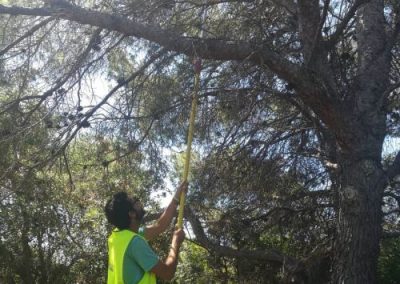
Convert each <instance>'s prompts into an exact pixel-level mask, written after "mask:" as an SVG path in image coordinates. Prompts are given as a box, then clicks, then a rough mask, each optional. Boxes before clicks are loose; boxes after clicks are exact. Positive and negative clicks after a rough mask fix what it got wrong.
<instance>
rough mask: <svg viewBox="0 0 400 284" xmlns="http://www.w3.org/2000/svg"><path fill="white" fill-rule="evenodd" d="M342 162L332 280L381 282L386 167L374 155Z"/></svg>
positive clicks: (365, 283)
mask: <svg viewBox="0 0 400 284" xmlns="http://www.w3.org/2000/svg"><path fill="white" fill-rule="evenodd" d="M341 166H342V174H341V188H340V189H339V194H338V204H339V209H338V216H337V238H336V243H335V247H334V265H333V278H332V283H352V284H353V283H354V284H356V283H360V284H367V283H377V279H376V275H377V274H376V271H377V259H378V254H379V241H380V237H381V221H382V210H381V204H382V195H383V187H384V182H383V171H382V169H381V167H380V162H379V161H376V160H373V159H371V158H366V159H362V160H358V161H357V160H350V159H349V160H347V161H343V163H342V165H341Z"/></svg>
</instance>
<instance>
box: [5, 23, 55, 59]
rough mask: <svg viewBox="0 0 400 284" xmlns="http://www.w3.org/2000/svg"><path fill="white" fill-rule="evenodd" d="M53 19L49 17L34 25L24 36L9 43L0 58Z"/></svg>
mask: <svg viewBox="0 0 400 284" xmlns="http://www.w3.org/2000/svg"><path fill="white" fill-rule="evenodd" d="M53 20H54V17H50V18H48V19H45V20H43V21H41V22H40V23H39V24H37V25H35V26H34V27H33V28H31V29H30V30H29V31H27V32H26V33H25V34H23V35H22V36H20V37H19V38H18V39H17V40H15V41H14V42H12V43H10V44H9V45H8V46H6V47H5V48H4V49H3V50H1V51H0V56H3V55H4V54H5V53H6V52H8V51H9V50H10V49H11V48H13V47H14V46H16V45H17V44H18V43H20V42H21V41H23V40H24V39H26V38H27V37H29V36H31V35H33V34H34V33H35V32H36V31H37V30H39V29H40V28H42V27H44V26H45V25H47V24H48V23H49V22H51V21H53Z"/></svg>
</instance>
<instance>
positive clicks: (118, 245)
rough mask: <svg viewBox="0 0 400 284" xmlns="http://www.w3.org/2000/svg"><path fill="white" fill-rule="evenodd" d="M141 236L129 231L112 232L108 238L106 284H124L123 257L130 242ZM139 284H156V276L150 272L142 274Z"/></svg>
mask: <svg viewBox="0 0 400 284" xmlns="http://www.w3.org/2000/svg"><path fill="white" fill-rule="evenodd" d="M135 236H138V237H139V238H142V236H140V235H138V234H136V233H134V232H132V231H130V230H122V231H116V230H114V231H113V232H112V233H111V235H110V237H109V238H108V276H107V284H125V283H124V276H123V275H124V274H123V268H124V255H125V252H126V249H127V248H128V246H129V243H130V242H131V240H132V239H133V238H134V237H135ZM139 284H156V275H155V274H154V273H152V272H147V271H145V272H144V275H143V277H142V279H140V281H139Z"/></svg>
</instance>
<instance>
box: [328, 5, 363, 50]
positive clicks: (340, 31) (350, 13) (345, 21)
mask: <svg viewBox="0 0 400 284" xmlns="http://www.w3.org/2000/svg"><path fill="white" fill-rule="evenodd" d="M368 1H370V0H356V2H355V3H354V4H353V6H351V8H350V9H349V11H348V12H347V14H346V15H345V16H344V17H343V20H342V21H341V22H340V24H339V25H338V26H337V28H336V30H335V32H334V33H333V34H332V35H331V36H330V37H329V39H328V41H327V42H326V45H325V46H326V47H328V48H329V47H330V48H334V47H335V45H336V43H337V42H338V41H339V39H340V37H341V36H343V31H344V30H345V29H346V28H347V25H348V23H349V22H350V20H351V19H353V17H354V15H355V13H356V12H357V9H358V8H359V7H360V6H361V5H362V4H364V3H367V2H368Z"/></svg>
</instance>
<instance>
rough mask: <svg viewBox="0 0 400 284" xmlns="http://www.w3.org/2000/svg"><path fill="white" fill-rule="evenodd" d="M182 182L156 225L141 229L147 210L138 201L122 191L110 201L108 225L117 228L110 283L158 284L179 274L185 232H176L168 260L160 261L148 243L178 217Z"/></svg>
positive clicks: (111, 243) (111, 245) (111, 250)
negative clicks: (180, 254)
mask: <svg viewBox="0 0 400 284" xmlns="http://www.w3.org/2000/svg"><path fill="white" fill-rule="evenodd" d="M186 190H187V183H182V184H181V185H180V186H179V187H178V189H177V191H176V193H175V195H174V197H173V199H172V200H171V202H170V204H169V205H168V207H167V208H166V209H165V211H164V213H163V214H162V215H161V217H160V218H159V219H158V220H157V222H156V223H155V224H153V225H150V226H147V227H145V228H141V227H140V224H141V223H142V221H143V216H144V214H145V211H144V209H143V206H142V204H141V203H140V201H139V200H138V199H137V198H130V197H129V196H128V195H127V193H126V192H118V193H116V194H114V195H113V197H112V198H111V199H110V200H108V201H107V203H106V206H105V213H106V217H107V220H108V222H110V223H111V224H112V225H114V226H115V227H116V228H115V229H114V230H113V231H112V233H111V235H110V237H109V238H108V250H109V252H108V256H109V257H108V278H107V284H136V283H139V284H155V283H156V277H158V278H160V279H163V280H168V281H169V280H171V279H172V278H173V277H174V275H175V271H176V265H177V261H178V254H179V249H180V246H181V244H182V242H183V240H184V238H185V234H184V232H183V230H182V229H177V230H175V232H174V233H173V236H172V241H171V248H170V251H169V254H168V257H167V258H166V259H165V260H164V261H160V260H159V258H158V256H157V255H156V254H155V253H154V251H153V250H152V249H151V248H150V246H149V245H148V243H147V241H149V240H152V239H154V238H155V237H157V236H158V235H160V234H161V233H163V232H164V231H165V230H166V229H167V228H168V226H169V224H170V223H171V221H172V218H173V217H174V216H175V213H176V209H177V206H178V204H179V197H180V194H181V192H183V191H185V192H186Z"/></svg>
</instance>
